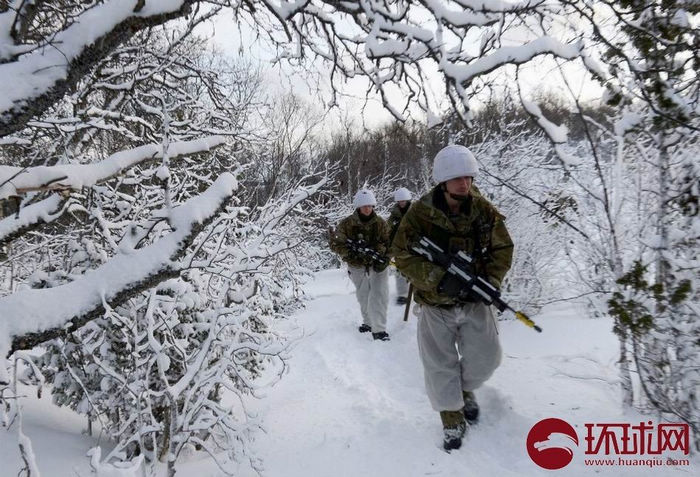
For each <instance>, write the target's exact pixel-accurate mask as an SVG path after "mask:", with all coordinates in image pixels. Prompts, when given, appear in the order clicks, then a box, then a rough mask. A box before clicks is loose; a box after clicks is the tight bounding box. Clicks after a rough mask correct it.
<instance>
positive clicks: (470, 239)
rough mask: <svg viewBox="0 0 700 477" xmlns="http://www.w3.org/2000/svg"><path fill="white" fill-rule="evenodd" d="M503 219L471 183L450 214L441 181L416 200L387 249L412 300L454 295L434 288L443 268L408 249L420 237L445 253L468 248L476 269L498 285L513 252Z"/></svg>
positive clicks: (438, 301) (434, 301)
mask: <svg viewBox="0 0 700 477" xmlns="http://www.w3.org/2000/svg"><path fill="white" fill-rule="evenodd" d="M504 220H505V217H504V216H503V215H501V214H500V213H499V212H498V210H496V208H495V207H494V206H493V205H492V204H491V203H490V202H489V201H488V200H486V199H485V198H484V197H483V196H482V195H481V194H480V193H479V190H478V189H477V188H476V187H474V186H472V188H471V189H470V191H469V198H468V199H467V200H466V201H465V202H464V204H462V206H461V208H460V213H459V214H457V215H452V216H450V214H449V209H448V207H447V201H446V199H445V197H444V193H443V191H442V190H441V189H440V186H437V187H435V188H434V189H432V190H431V191H430V192H428V193H427V194H425V195H424V196H423V197H421V198H420V200H418V201H415V202H414V203H413V205H412V206H411V208H410V209H409V210H408V212H407V213H406V215H405V216H404V218H403V220H402V221H401V224H400V225H399V228H398V230H397V232H396V237H394V241H393V243H392V246H391V254H392V256H394V261H395V263H396V267H397V268H398V269H399V270H400V271H401V273H403V274H404V275H405V276H406V277H407V278H408V279H409V281H410V282H411V283H412V284H413V286H414V288H415V297H416V301H417V302H418V303H422V304H427V305H434V306H435V305H453V304H455V300H454V299H453V298H451V297H449V296H447V295H444V294H440V293H438V291H437V287H438V284H439V283H440V280H442V277H443V276H444V275H445V269H443V268H442V267H440V266H438V265H434V264H433V263H431V262H430V261H428V259H427V258H425V257H423V256H421V255H417V254H416V253H415V252H413V251H412V250H411V247H412V246H413V245H415V244H417V242H418V241H419V240H420V239H421V238H422V237H426V238H428V239H430V240H432V241H433V242H435V243H436V244H437V245H439V246H440V247H441V248H443V250H446V251H449V252H450V253H456V252H458V251H460V250H461V251H464V252H466V253H468V254H469V255H471V256H472V257H474V258H475V259H476V262H477V265H476V270H475V271H476V273H478V274H479V275H481V276H484V277H486V278H487V279H488V280H489V281H490V282H491V283H492V284H493V285H495V286H497V287H500V285H501V281H502V280H503V277H504V276H505V274H506V273H507V272H508V270H509V269H510V266H511V261H512V257H513V242H512V240H511V238H510V235H509V234H508V230H507V229H506V225H505V222H504Z"/></svg>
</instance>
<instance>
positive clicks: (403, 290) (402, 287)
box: [394, 270, 408, 298]
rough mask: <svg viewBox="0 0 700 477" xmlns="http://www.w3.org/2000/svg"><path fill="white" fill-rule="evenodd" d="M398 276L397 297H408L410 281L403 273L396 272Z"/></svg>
mask: <svg viewBox="0 0 700 477" xmlns="http://www.w3.org/2000/svg"><path fill="white" fill-rule="evenodd" d="M394 273H395V274H396V296H402V297H405V298H407V297H408V280H406V277H404V276H403V275H402V274H401V272H399V271H398V270H394Z"/></svg>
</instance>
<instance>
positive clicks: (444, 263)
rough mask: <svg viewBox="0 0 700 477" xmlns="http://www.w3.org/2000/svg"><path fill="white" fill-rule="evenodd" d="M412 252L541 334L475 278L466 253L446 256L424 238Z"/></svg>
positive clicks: (492, 287) (526, 319) (537, 327)
mask: <svg viewBox="0 0 700 477" xmlns="http://www.w3.org/2000/svg"><path fill="white" fill-rule="evenodd" d="M412 248H413V251H414V252H416V253H417V254H419V255H422V256H423V257H425V258H427V259H428V260H430V261H431V262H432V263H434V264H436V265H439V266H441V267H443V268H444V269H445V270H447V273H451V274H453V275H455V276H456V277H457V278H459V279H460V280H461V281H462V283H464V286H465V288H466V289H468V290H471V291H473V292H474V293H476V294H477V295H478V296H479V298H480V299H481V301H483V302H484V303H486V304H487V305H493V306H495V307H496V309H497V310H498V311H500V312H503V311H505V310H509V311H512V312H513V314H514V315H515V317H516V318H517V319H518V320H520V321H521V322H522V323H524V324H525V325H526V326H529V327H530V328H533V329H534V330H535V331H537V332H539V333H541V332H542V328H540V327H539V326H537V325H536V324H535V322H534V321H532V320H531V319H530V318H529V317H528V316H527V315H526V314H525V313H523V312H522V311H518V310H515V309H513V308H512V307H511V306H510V305H508V303H506V302H505V301H503V299H502V298H501V293H500V292H499V291H498V289H497V288H496V287H494V286H493V285H491V284H490V283H489V282H488V281H486V280H484V279H483V278H482V277H479V276H477V275H476V274H474V273H472V272H471V271H470V270H472V269H473V268H474V259H473V258H472V257H470V256H469V255H467V254H466V253H464V252H462V251H460V252H457V253H456V254H454V255H452V254H448V253H447V252H445V251H444V250H443V249H442V248H440V247H439V246H438V245H437V244H435V243H434V242H433V241H431V240H430V239H427V238H425V237H423V238H421V239H420V241H419V242H418V245H415V246H413V247H412Z"/></svg>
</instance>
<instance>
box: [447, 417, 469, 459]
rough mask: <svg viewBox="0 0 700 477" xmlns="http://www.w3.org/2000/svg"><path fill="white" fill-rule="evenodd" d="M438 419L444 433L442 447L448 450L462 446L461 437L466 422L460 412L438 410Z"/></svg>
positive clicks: (464, 430) (465, 427)
mask: <svg viewBox="0 0 700 477" xmlns="http://www.w3.org/2000/svg"><path fill="white" fill-rule="evenodd" d="M440 420H441V421H442V431H443V433H444V438H443V441H442V447H443V449H445V450H446V451H448V452H449V451H451V450H454V449H459V448H460V447H462V438H463V437H464V433H465V432H466V430H467V423H466V422H464V415H463V414H462V412H461V411H440Z"/></svg>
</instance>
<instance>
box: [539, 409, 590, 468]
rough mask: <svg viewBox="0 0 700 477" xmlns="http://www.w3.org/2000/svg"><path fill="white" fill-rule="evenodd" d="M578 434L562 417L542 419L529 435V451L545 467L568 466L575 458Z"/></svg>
mask: <svg viewBox="0 0 700 477" xmlns="http://www.w3.org/2000/svg"><path fill="white" fill-rule="evenodd" d="M577 447H578V436H577V435H576V431H575V430H574V428H573V427H571V424H569V423H568V422H566V421H562V420H561V419H555V418H549V419H542V420H541V421H540V422H538V423H537V424H535V425H534V426H532V429H530V432H529V433H528V435H527V453H528V454H529V455H530V458H531V459H532V461H533V462H534V463H535V464H537V465H539V466H540V467H542V468H544V469H549V470H557V469H561V468H562V467H566V466H567V465H568V464H569V462H571V459H573V458H574V449H575V448H577Z"/></svg>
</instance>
